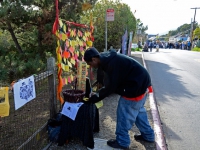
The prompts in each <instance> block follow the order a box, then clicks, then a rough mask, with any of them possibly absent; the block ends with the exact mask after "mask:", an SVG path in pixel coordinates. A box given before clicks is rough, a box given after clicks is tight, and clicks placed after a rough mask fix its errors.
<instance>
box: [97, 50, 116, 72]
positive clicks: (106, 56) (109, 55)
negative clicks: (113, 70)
mask: <svg viewBox="0 0 200 150" xmlns="http://www.w3.org/2000/svg"><path fill="white" fill-rule="evenodd" d="M116 55H117V52H116V51H115V50H109V51H107V52H102V53H100V57H99V58H100V61H101V67H102V68H103V69H105V67H106V66H107V64H108V63H109V62H110V61H111V60H112V59H113V58H114V57H115V56H116Z"/></svg>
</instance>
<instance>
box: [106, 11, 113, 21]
mask: <svg viewBox="0 0 200 150" xmlns="http://www.w3.org/2000/svg"><path fill="white" fill-rule="evenodd" d="M114 16H115V11H114V9H107V11H106V21H114V18H115V17H114Z"/></svg>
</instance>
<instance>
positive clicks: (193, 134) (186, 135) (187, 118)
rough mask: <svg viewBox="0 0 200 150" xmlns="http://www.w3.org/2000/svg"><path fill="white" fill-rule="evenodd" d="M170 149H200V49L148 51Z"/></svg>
mask: <svg viewBox="0 0 200 150" xmlns="http://www.w3.org/2000/svg"><path fill="white" fill-rule="evenodd" d="M144 59H145V62H146V65H147V68H148V70H149V73H150V75H151V78H152V84H153V88H154V95H155V99H156V101H157V105H158V109H159V113H160V117H161V122H162V124H163V129H164V134H165V137H166V142H167V145H168V149H169V150H200V144H199V141H200V113H199V110H200V69H199V68H200V53H198V52H192V51H187V50H175V49H160V52H155V49H154V50H153V52H144Z"/></svg>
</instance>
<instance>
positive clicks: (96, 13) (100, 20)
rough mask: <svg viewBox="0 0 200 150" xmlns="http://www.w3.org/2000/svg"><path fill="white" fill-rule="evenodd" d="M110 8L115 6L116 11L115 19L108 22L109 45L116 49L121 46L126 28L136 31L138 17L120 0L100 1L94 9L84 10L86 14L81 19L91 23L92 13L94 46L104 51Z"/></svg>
mask: <svg viewBox="0 0 200 150" xmlns="http://www.w3.org/2000/svg"><path fill="white" fill-rule="evenodd" d="M108 8H113V9H114V11H115V20H114V21H111V22H107V31H108V34H107V35H108V36H107V39H108V48H109V46H113V47H114V48H116V49H118V48H121V38H122V35H123V34H124V31H125V30H126V29H127V30H128V32H130V31H133V34H135V31H136V19H135V17H134V15H133V13H132V12H131V10H130V7H129V6H128V5H126V4H124V3H121V2H120V1H118V0H117V1H109V0H101V1H98V2H97V3H96V4H95V6H94V7H93V9H91V10H89V11H86V12H84V16H81V21H82V22H84V23H86V24H89V22H90V20H89V19H88V18H90V15H92V17H93V20H92V21H93V23H94V27H95V30H94V38H95V41H94V46H95V47H96V48H97V49H98V50H99V51H103V49H104V48H105V13H106V10H107V9H108Z"/></svg>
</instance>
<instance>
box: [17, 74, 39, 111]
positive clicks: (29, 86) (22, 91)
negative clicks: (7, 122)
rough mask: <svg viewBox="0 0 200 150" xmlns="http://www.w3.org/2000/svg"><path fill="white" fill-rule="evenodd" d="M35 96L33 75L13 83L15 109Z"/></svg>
mask: <svg viewBox="0 0 200 150" xmlns="http://www.w3.org/2000/svg"><path fill="white" fill-rule="evenodd" d="M35 97H36V93H35V81H34V77H33V75H32V76H30V77H28V78H26V79H22V80H20V81H18V82H17V83H15V84H14V101H15V110H17V109H18V108H20V107H22V106H23V105H25V104H26V103H28V102H29V101H31V100H33V99H34V98H35Z"/></svg>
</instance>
